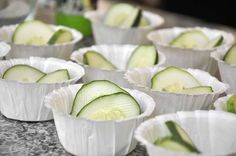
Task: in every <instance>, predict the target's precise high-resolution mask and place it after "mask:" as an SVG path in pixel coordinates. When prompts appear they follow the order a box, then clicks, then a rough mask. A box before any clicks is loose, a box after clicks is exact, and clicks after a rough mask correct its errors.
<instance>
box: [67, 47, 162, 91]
mask: <svg viewBox="0 0 236 156" xmlns="http://www.w3.org/2000/svg"><path fill="white" fill-rule="evenodd" d="M136 47H137V46H135V45H98V46H91V47H87V48H81V49H79V50H78V51H75V52H73V53H72V55H71V59H72V60H74V61H76V62H77V63H79V64H80V65H82V66H83V67H84V68H85V73H86V74H85V76H84V77H83V81H84V82H89V81H92V80H110V81H113V82H114V83H116V84H118V85H120V86H124V87H129V84H128V83H127V81H126V80H125V79H124V74H125V71H126V66H127V64H128V60H129V58H130V56H131V54H132V53H133V51H134V49H135V48H136ZM89 50H93V51H96V52H98V53H100V54H101V55H103V56H104V57H105V58H106V59H107V60H108V61H110V62H111V63H112V64H113V65H115V66H116V67H117V70H104V69H100V68H94V67H90V66H88V65H85V64H84V63H83V56H84V53H86V52H87V51H89ZM164 62H165V56H164V55H163V54H162V53H160V52H158V64H156V65H154V66H161V65H162V64H164Z"/></svg>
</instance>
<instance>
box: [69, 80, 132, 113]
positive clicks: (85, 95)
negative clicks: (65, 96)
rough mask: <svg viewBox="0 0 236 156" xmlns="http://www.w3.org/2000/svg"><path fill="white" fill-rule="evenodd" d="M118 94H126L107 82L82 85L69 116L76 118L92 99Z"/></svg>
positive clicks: (100, 81) (101, 81)
mask: <svg viewBox="0 0 236 156" xmlns="http://www.w3.org/2000/svg"><path fill="white" fill-rule="evenodd" d="M118 92H123V93H127V92H126V91H125V90H123V89H121V88H120V87H119V86H117V85H116V84H114V83H112V82H110V81H107V80H96V81H91V82H89V83H87V84H84V85H83V86H82V87H81V88H80V89H79V91H78V92H77V94H76V96H75V99H74V102H73V106H72V109H71V112H70V114H71V115H73V116H76V115H77V114H78V113H79V111H80V110H81V109H82V108H83V107H84V106H85V105H87V104H88V103H89V102H91V101H93V100H94V99H96V98H98V97H100V96H104V95H107V94H114V93H118ZM127 94H128V93H127Z"/></svg>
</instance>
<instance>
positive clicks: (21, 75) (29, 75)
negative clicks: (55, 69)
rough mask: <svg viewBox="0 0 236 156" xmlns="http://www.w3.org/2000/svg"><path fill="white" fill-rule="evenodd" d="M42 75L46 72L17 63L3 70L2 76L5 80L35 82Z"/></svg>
mask: <svg viewBox="0 0 236 156" xmlns="http://www.w3.org/2000/svg"><path fill="white" fill-rule="evenodd" d="M44 75H46V74H45V73H43V72H42V71H40V70H38V69H36V68H34V67H31V66H29V65H23V64H18V65H14V66H12V67H10V68H8V69H7V70H6V71H5V72H4V74H3V77H2V78H3V79H6V80H15V81H20V82H29V83H33V82H37V81H38V80H39V79H40V78H41V77H43V76H44Z"/></svg>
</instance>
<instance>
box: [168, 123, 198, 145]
mask: <svg viewBox="0 0 236 156" xmlns="http://www.w3.org/2000/svg"><path fill="white" fill-rule="evenodd" d="M165 124H166V126H167V128H168V129H169V131H170V133H171V135H172V137H173V138H174V139H175V140H179V141H185V142H187V143H189V144H190V145H194V144H193V141H192V140H191V138H190V137H189V135H188V134H187V133H186V132H185V130H184V129H183V128H182V127H180V125H178V124H177V123H176V122H174V121H166V122H165Z"/></svg>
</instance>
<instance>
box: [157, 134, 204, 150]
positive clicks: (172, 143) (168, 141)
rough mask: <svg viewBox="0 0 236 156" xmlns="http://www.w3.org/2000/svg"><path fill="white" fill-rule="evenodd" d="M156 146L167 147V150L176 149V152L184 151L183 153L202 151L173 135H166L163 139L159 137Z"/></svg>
mask: <svg viewBox="0 0 236 156" xmlns="http://www.w3.org/2000/svg"><path fill="white" fill-rule="evenodd" d="M154 144H155V145H156V146H159V147H162V148H165V149H167V150H171V151H175V152H183V153H200V152H199V151H198V150H197V149H195V147H193V146H192V145H190V144H188V143H186V142H179V141H177V140H175V139H174V138H172V137H165V138H162V139H158V140H157V141H155V143H154Z"/></svg>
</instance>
